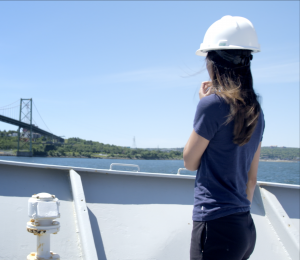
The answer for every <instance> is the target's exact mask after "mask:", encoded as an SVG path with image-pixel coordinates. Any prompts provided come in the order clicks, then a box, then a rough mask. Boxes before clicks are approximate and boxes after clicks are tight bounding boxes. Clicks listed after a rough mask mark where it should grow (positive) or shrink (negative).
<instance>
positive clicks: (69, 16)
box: [0, 1, 299, 148]
mask: <svg viewBox="0 0 300 260" xmlns="http://www.w3.org/2000/svg"><path fill="white" fill-rule="evenodd" d="M224 15H233V16H243V17H246V18H247V19H249V20H250V21H251V22H252V23H253V25H254V27H255V29H256V32H257V35H258V39H259V43H260V45H261V47H262V52H261V53H258V54H255V55H254V59H253V61H252V73H253V78H254V88H255V90H256V91H257V93H258V94H259V95H260V96H261V97H262V99H261V100H262V101H261V102H262V108H263V111H264V114H265V120H266V128H265V133H264V139H263V146H270V145H278V146H287V147H299V1H293V2H286V1H285V2H280V1H266V2H262V1H251V2H246V1H240V2H237V1H233V2H225V1H221V2H216V1H211V2H204V1H199V2H196V1H191V2H179V1H176V2H171V1H166V2H158V1H153V2H151V1H140V2H136V1H133V2H115V1H112V2H103V1H89V2H77V1H76V2H71V1H65V2H59V1H37V2H35V1H33V2H22V1H12V2H0V24H1V26H0V88H1V95H0V107H2V106H5V105H8V104H10V103H12V102H14V101H17V100H19V99H20V98H33V100H34V103H35V105H36V107H37V108H38V110H39V112H40V114H41V115H42V117H43V119H44V121H45V122H46V124H47V125H48V127H49V128H50V129H51V131H53V133H54V134H56V135H60V136H65V137H66V138H69V137H80V138H83V139H87V140H94V141H100V142H103V143H108V144H115V145H121V146H132V141H133V137H134V136H135V139H136V145H137V147H140V148H145V147H158V146H159V147H160V148H163V147H183V146H184V145H185V143H186V141H187V139H188V137H189V135H190V133H191V131H192V125H193V118H194V114H195V109H196V106H197V103H198V100H199V99H198V89H199V87H200V84H201V82H202V81H204V80H207V79H208V75H207V73H206V72H205V71H203V72H202V73H200V74H197V72H199V71H201V70H203V68H204V58H202V57H198V56H196V55H195V51H196V50H197V49H198V48H199V46H200V43H201V42H202V40H203V37H204V34H205V32H206V30H207V29H208V27H209V26H210V25H211V24H212V23H213V22H215V21H216V20H218V19H220V18H221V17H222V16H224ZM194 74H197V75H196V76H193V75H194ZM33 118H34V120H35V121H36V122H37V124H38V125H39V127H41V128H45V126H44V124H43V122H42V121H41V120H40V119H39V116H38V114H37V113H36V111H35V110H34V111H33ZM4 129H5V130H10V129H11V130H15V129H17V128H16V127H15V126H12V125H8V124H5V123H0V130H4Z"/></svg>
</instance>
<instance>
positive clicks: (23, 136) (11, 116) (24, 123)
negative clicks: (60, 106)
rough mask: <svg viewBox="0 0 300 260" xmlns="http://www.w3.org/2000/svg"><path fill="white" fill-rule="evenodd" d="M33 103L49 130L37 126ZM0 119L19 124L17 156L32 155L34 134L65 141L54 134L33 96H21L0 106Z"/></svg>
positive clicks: (56, 140) (60, 141) (54, 140)
mask: <svg viewBox="0 0 300 260" xmlns="http://www.w3.org/2000/svg"><path fill="white" fill-rule="evenodd" d="M32 104H33V106H34V108H35V110H36V111H37V114H38V115H39V117H40V119H41V120H42V122H43V123H44V125H45V126H46V128H47V130H44V129H42V128H39V127H38V126H37V123H36V122H35V120H34V119H33V117H32V112H33V111H32V110H33V107H32ZM0 121H2V122H5V123H8V124H11V125H15V126H18V149H17V156H32V139H33V134H40V135H42V136H47V137H50V138H51V139H52V142H59V143H63V142H64V139H63V138H62V137H60V136H57V135H54V134H53V133H52V132H51V131H50V129H49V128H48V126H47V125H46V123H45V122H44V120H43V118H42V117H41V115H40V113H39V111H38V109H37V108H36V106H35V104H34V102H33V100H32V99H31V98H27V99H25V98H21V99H20V101H19V100H17V101H15V102H13V103H11V104H9V105H6V106H3V107H0ZM34 123H35V124H34Z"/></svg>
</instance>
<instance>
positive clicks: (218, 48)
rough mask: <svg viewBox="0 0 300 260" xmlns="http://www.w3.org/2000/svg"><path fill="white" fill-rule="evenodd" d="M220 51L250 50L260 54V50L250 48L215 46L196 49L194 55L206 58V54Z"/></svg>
mask: <svg viewBox="0 0 300 260" xmlns="http://www.w3.org/2000/svg"><path fill="white" fill-rule="evenodd" d="M220 50H250V51H252V53H257V52H260V48H255V47H252V46H234V45H230V46H216V47H210V48H205V49H198V50H197V51H196V55H198V56H203V57H206V56H207V52H209V51H220Z"/></svg>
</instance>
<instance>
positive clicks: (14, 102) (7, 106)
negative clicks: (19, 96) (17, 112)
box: [0, 100, 20, 109]
mask: <svg viewBox="0 0 300 260" xmlns="http://www.w3.org/2000/svg"><path fill="white" fill-rule="evenodd" d="M17 102H20V101H19V100H17V101H15V102H13V103H11V104H9V105H6V106H3V107H8V106H10V105H12V104H14V103H17ZM18 106H20V105H18ZM3 107H0V109H1V108H3Z"/></svg>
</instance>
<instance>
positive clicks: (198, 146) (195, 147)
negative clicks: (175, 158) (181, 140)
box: [183, 81, 212, 171]
mask: <svg viewBox="0 0 300 260" xmlns="http://www.w3.org/2000/svg"><path fill="white" fill-rule="evenodd" d="M210 86H211V81H203V82H202V84H201V87H200V89H199V98H200V100H201V99H202V98H203V97H207V96H209V95H210V94H212V92H211V88H210ZM208 144H209V141H208V140H207V139H205V138H204V137H202V136H200V135H198V134H197V133H196V132H195V130H193V132H192V134H191V136H190V138H189V140H188V141H187V143H186V145H185V147H184V150H183V160H184V167H185V168H187V169H188V170H190V171H195V170H198V168H199V165H200V160H201V157H202V154H203V153H204V151H205V149H206V147H207V146H208Z"/></svg>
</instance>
